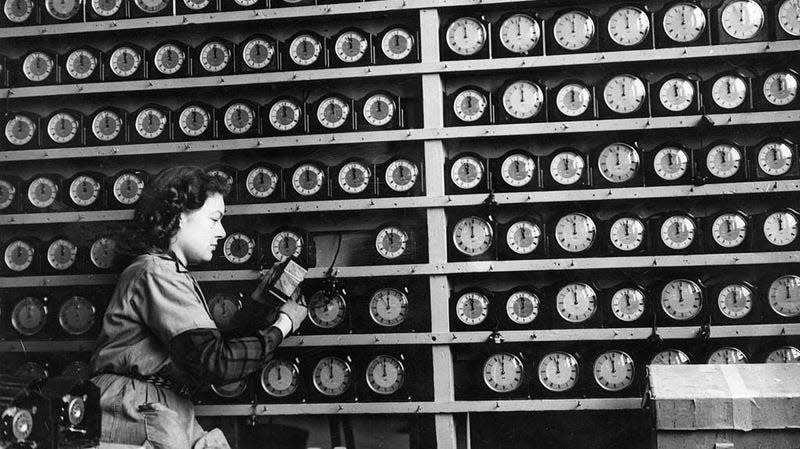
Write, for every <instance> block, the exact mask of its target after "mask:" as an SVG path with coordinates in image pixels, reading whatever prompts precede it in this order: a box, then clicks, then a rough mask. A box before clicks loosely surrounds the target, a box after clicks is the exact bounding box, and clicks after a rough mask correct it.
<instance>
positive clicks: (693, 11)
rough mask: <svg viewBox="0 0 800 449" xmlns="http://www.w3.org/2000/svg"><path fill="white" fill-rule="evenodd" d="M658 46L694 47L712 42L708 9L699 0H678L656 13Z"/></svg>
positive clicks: (655, 27) (654, 26)
mask: <svg viewBox="0 0 800 449" xmlns="http://www.w3.org/2000/svg"><path fill="white" fill-rule="evenodd" d="M653 29H654V31H655V38H656V47H658V48H670V47H694V46H698V45H709V44H710V43H711V32H710V29H711V27H710V26H709V19H708V10H707V9H706V8H704V7H703V6H702V5H701V4H700V2H699V1H697V0H676V1H672V2H669V3H667V4H665V5H664V6H663V7H662V8H661V9H660V10H659V11H658V12H656V14H655V22H654V24H653Z"/></svg>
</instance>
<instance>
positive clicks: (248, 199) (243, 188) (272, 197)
mask: <svg viewBox="0 0 800 449" xmlns="http://www.w3.org/2000/svg"><path fill="white" fill-rule="evenodd" d="M257 168H266V169H268V170H270V171H272V173H273V174H275V177H276V182H275V188H274V190H273V191H272V193H270V194H269V195H267V197H265V198H257V197H254V196H253V195H251V194H250V192H249V191H248V190H247V178H248V176H249V175H250V172H252V171H253V170H255V169H257ZM283 176H284V173H283V168H281V167H280V166H278V165H275V164H271V163H269V162H256V163H254V164H252V165H250V166H249V167H247V168H245V169H243V170H239V172H238V173H237V180H238V182H237V184H236V187H235V189H236V191H237V192H236V196H237V198H238V199H239V200H240V201H241V202H242V203H245V204H248V203H276V202H280V201H282V200H283V193H284V192H283V186H284V182H283Z"/></svg>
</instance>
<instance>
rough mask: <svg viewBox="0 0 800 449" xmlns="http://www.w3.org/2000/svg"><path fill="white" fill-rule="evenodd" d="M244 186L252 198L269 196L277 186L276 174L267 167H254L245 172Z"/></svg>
mask: <svg viewBox="0 0 800 449" xmlns="http://www.w3.org/2000/svg"><path fill="white" fill-rule="evenodd" d="M245 187H246V188H247V193H249V194H250V196H252V197H253V198H258V199H264V198H269V196H270V195H272V194H273V193H275V189H276V188H277V187H278V175H277V174H275V172H274V171H272V170H271V169H269V168H267V167H255V168H254V169H252V170H250V172H248V173H247V179H246V180H245Z"/></svg>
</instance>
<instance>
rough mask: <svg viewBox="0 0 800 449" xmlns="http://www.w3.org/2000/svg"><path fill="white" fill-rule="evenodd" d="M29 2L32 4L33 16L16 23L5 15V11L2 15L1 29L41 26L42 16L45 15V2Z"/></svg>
mask: <svg viewBox="0 0 800 449" xmlns="http://www.w3.org/2000/svg"><path fill="white" fill-rule="evenodd" d="M29 1H30V2H31V7H32V9H31V15H30V16H28V18H27V19H26V20H23V21H22V22H14V21H12V20H10V19H9V18H8V17H7V16H6V15H5V11H4V12H3V14H0V27H1V28H7V27H8V28H10V27H25V26H31V25H38V24H40V23H41V15H43V14H42V12H41V9H42V3H43V2H41V3H40V2H38V1H35V0H29Z"/></svg>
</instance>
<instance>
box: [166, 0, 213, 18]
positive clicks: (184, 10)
mask: <svg viewBox="0 0 800 449" xmlns="http://www.w3.org/2000/svg"><path fill="white" fill-rule="evenodd" d="M188 1H189V0H175V14H177V15H182V14H207V13H213V12H218V11H219V10H220V5H219V0H210V1H209V2H208V4H207V5H206V6H204V7H202V8H200V9H194V8H190V7H189V5H188V4H187V3H188Z"/></svg>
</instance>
